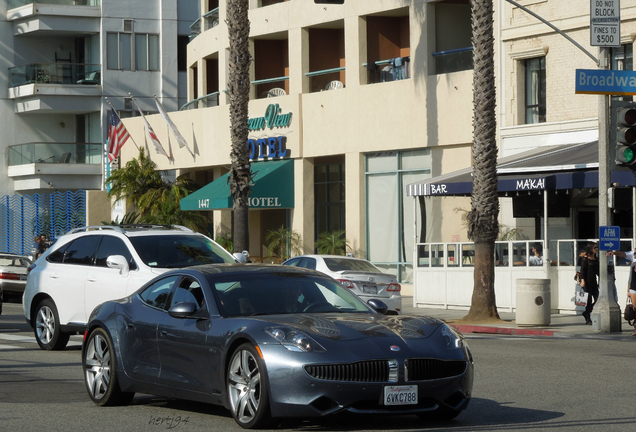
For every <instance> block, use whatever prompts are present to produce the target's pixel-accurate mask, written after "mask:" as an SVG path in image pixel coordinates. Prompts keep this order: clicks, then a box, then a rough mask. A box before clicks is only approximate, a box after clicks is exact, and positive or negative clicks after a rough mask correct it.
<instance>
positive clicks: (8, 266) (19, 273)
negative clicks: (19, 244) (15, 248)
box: [0, 253, 31, 299]
mask: <svg viewBox="0 0 636 432" xmlns="http://www.w3.org/2000/svg"><path fill="white" fill-rule="evenodd" d="M30 265H31V260H30V259H29V257H27V256H23V255H16V254H10V253H0V291H3V292H4V298H5V299H7V298H8V297H9V296H12V295H18V296H22V293H23V292H24V286H25V285H26V280H27V269H28V268H29V266H30Z"/></svg>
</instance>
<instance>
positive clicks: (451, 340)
mask: <svg viewBox="0 0 636 432" xmlns="http://www.w3.org/2000/svg"><path fill="white" fill-rule="evenodd" d="M442 336H444V340H445V341H446V348H448V349H459V348H462V347H463V346H464V338H463V337H462V335H460V334H459V333H458V332H457V330H455V329H454V328H452V327H451V326H449V325H447V324H443V325H442Z"/></svg>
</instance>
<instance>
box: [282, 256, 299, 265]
mask: <svg viewBox="0 0 636 432" xmlns="http://www.w3.org/2000/svg"><path fill="white" fill-rule="evenodd" d="M299 264H300V258H294V259H290V260H287V261H286V262H285V265H288V266H292V267H298V265H299Z"/></svg>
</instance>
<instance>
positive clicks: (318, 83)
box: [305, 66, 345, 93]
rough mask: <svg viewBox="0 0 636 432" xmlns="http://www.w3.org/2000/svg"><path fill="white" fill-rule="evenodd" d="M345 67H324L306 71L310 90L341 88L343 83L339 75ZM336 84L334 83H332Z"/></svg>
mask: <svg viewBox="0 0 636 432" xmlns="http://www.w3.org/2000/svg"><path fill="white" fill-rule="evenodd" d="M344 70H345V67H344V66H341V67H337V68H333V69H324V70H319V71H313V72H307V73H306V74H305V75H306V76H308V77H309V80H310V84H309V86H310V92H311V93H314V92H319V91H323V90H335V89H339V88H343V87H344V85H343V84H342V82H340V81H339V80H340V75H341V73H342V72H344ZM334 84H336V85H334Z"/></svg>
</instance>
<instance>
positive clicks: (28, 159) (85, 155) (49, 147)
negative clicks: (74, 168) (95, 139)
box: [9, 143, 102, 166]
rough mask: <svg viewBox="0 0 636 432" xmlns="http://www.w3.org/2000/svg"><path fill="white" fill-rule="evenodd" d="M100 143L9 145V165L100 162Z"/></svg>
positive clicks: (89, 163)
mask: <svg viewBox="0 0 636 432" xmlns="http://www.w3.org/2000/svg"><path fill="white" fill-rule="evenodd" d="M101 148H102V145H101V144H84V143H71V144H67V143H64V144H62V143H28V144H19V145H14V146H10V147H9V166H16V165H28V164H74V165H78V164H88V165H92V164H97V165H99V164H101V163H102V150H101Z"/></svg>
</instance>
